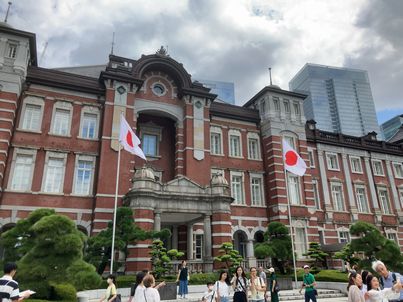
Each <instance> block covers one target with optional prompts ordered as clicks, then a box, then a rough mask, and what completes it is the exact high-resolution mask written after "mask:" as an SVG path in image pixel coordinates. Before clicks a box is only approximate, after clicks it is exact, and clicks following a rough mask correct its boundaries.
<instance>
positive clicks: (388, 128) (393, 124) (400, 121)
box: [381, 114, 403, 141]
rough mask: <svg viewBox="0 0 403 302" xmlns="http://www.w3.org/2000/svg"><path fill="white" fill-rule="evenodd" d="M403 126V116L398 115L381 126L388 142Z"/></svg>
mask: <svg viewBox="0 0 403 302" xmlns="http://www.w3.org/2000/svg"><path fill="white" fill-rule="evenodd" d="M402 125H403V114H400V115H397V116H395V117H394V118H391V119H390V120H388V121H386V122H384V123H383V124H382V125H381V129H382V133H383V136H384V137H385V140H386V141H388V140H389V139H391V138H392V137H393V135H395V133H396V132H397V131H398V130H399V128H400V127H401V126H402Z"/></svg>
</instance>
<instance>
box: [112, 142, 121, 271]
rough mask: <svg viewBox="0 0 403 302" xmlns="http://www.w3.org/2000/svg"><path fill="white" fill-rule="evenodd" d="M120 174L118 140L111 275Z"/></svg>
mask: <svg viewBox="0 0 403 302" xmlns="http://www.w3.org/2000/svg"><path fill="white" fill-rule="evenodd" d="M119 174H120V142H119V140H118V164H117V169H116V187H115V208H114V210H113V228H112V251H111V267H110V273H111V274H112V273H113V259H114V257H115V232H116V210H117V207H118V189H119Z"/></svg>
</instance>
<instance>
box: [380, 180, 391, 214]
mask: <svg viewBox="0 0 403 302" xmlns="http://www.w3.org/2000/svg"><path fill="white" fill-rule="evenodd" d="M377 191H378V199H379V203H380V206H381V210H382V213H383V214H386V215H391V214H393V209H392V204H391V202H390V198H389V190H388V188H387V187H378V190H377ZM381 192H385V193H386V194H385V197H386V202H387V203H388V211H385V203H384V201H383V200H382V198H381Z"/></svg>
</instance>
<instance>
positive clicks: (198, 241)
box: [193, 234, 203, 259]
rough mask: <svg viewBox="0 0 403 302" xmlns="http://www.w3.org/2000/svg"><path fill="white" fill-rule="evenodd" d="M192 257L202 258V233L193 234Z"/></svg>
mask: <svg viewBox="0 0 403 302" xmlns="http://www.w3.org/2000/svg"><path fill="white" fill-rule="evenodd" d="M193 259H203V234H195V235H194V239H193Z"/></svg>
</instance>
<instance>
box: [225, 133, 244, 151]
mask: <svg viewBox="0 0 403 302" xmlns="http://www.w3.org/2000/svg"><path fill="white" fill-rule="evenodd" d="M231 136H237V137H238V138H239V155H237V156H235V155H233V154H232V152H231ZM242 149H243V145H242V133H241V131H240V130H238V129H233V128H232V129H229V130H228V157H232V158H243V150H242Z"/></svg>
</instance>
